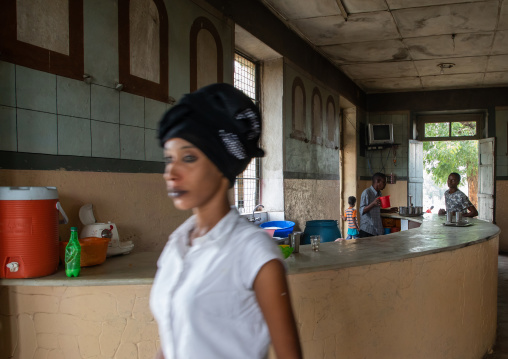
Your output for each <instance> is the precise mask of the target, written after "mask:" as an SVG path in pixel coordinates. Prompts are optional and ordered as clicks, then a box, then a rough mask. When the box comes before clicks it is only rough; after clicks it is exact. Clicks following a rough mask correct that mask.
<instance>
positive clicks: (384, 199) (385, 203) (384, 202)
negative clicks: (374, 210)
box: [379, 196, 391, 208]
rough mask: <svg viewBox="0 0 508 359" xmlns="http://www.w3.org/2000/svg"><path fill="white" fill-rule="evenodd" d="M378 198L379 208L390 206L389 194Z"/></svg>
mask: <svg viewBox="0 0 508 359" xmlns="http://www.w3.org/2000/svg"><path fill="white" fill-rule="evenodd" d="M379 200H380V201H381V208H390V207H391V205H390V196H383V197H379Z"/></svg>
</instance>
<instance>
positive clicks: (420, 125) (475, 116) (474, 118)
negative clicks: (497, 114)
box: [416, 113, 485, 141]
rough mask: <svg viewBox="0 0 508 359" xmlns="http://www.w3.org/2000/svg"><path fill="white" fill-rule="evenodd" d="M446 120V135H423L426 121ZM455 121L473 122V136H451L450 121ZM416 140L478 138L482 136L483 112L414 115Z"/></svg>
mask: <svg viewBox="0 0 508 359" xmlns="http://www.w3.org/2000/svg"><path fill="white" fill-rule="evenodd" d="M443 122H448V123H449V125H448V136H443V137H427V136H426V135H425V125H426V124H427V123H443ZM457 122H475V123H476V134H475V135H474V136H452V132H451V130H452V123H457ZM416 123H417V126H416V128H417V131H418V140H419V141H467V140H479V139H481V138H482V130H483V127H484V124H485V114H484V113H463V114H439V115H418V116H416Z"/></svg>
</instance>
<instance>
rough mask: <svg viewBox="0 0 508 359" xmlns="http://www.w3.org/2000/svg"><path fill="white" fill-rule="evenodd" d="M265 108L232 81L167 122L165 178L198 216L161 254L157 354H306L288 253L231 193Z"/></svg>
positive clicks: (155, 304)
mask: <svg viewBox="0 0 508 359" xmlns="http://www.w3.org/2000/svg"><path fill="white" fill-rule="evenodd" d="M260 134H261V118H260V114H259V112H258V110H257V108H256V106H255V105H254V104H253V102H252V101H251V100H250V99H249V98H248V97H247V96H246V95H244V94H243V93H242V92H241V91H239V90H237V89H235V88H234V87H233V86H231V85H228V84H214V85H210V86H207V87H204V88H202V89H201V90H199V91H196V92H194V93H192V94H188V95H186V96H185V97H184V98H183V99H182V100H181V101H180V102H179V103H178V104H177V105H176V106H174V107H173V108H172V109H171V110H169V111H168V112H167V113H166V114H165V115H164V117H163V119H162V120H161V122H160V124H159V134H158V137H159V139H160V144H161V146H162V147H163V148H164V157H165V159H166V168H165V172H164V175H163V177H164V180H165V182H166V186H167V191H168V195H169V197H170V198H171V199H172V200H173V203H174V205H175V207H176V208H178V209H180V210H189V209H192V211H193V216H192V217H191V218H189V219H188V220H187V221H186V222H185V223H183V224H182V225H181V226H180V227H179V228H178V229H177V230H175V231H174V232H173V234H171V236H170V237H169V240H168V242H167V244H166V246H165V248H164V250H163V252H162V254H161V256H160V257H159V260H158V262H157V267H158V269H157V273H156V275H155V280H154V284H153V287H152V291H151V295H150V308H151V310H152V313H153V315H154V317H155V319H156V321H157V323H158V326H159V336H160V341H161V350H160V352H159V354H158V357H159V358H165V359H171V358H174V359H193V358H196V359H201V358H207V359H212V358H217V359H219V358H220V359H224V358H256V359H259V358H264V357H266V355H267V350H268V346H269V344H270V339H271V341H272V343H273V346H274V349H275V352H276V354H277V358H279V359H282V358H301V357H302V354H301V349H300V342H299V339H298V332H297V329H296V325H295V320H294V317H293V312H292V308H291V303H290V298H289V291H288V287H287V282H286V276H285V269H284V265H283V262H282V256H281V252H280V250H279V248H278V247H277V246H276V244H275V242H274V241H273V240H272V239H271V238H270V237H269V236H268V234H267V233H265V232H264V231H263V230H262V229H260V228H258V227H256V226H254V225H252V224H251V223H249V222H248V221H246V220H245V219H244V218H242V217H241V216H240V215H239V214H238V212H237V210H236V209H231V207H230V203H229V200H228V196H227V192H228V189H229V188H231V187H232V186H233V184H234V181H235V178H236V176H237V175H238V174H240V173H241V172H242V171H243V170H244V169H245V168H246V167H247V165H248V163H249V162H250V160H251V159H252V158H253V157H261V156H263V155H264V152H263V150H261V149H260V148H258V145H257V144H258V141H259V137H260Z"/></svg>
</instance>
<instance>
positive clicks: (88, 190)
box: [0, 170, 190, 252]
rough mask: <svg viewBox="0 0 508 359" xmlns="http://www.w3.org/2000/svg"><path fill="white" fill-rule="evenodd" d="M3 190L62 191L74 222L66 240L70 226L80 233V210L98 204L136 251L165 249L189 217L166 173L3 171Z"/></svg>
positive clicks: (99, 215) (102, 216)
mask: <svg viewBox="0 0 508 359" xmlns="http://www.w3.org/2000/svg"><path fill="white" fill-rule="evenodd" d="M0 186H53V187H57V189H58V195H59V200H60V203H61V204H62V207H63V209H64V211H65V213H66V214H67V215H68V217H69V224H67V225H60V226H59V235H60V238H61V239H62V240H68V239H69V235H70V227H78V233H80V232H81V229H82V228H83V225H82V224H81V221H80V220H79V216H78V212H79V208H80V207H81V206H82V205H84V204H86V203H93V205H94V213H95V218H96V219H97V221H98V222H108V221H111V222H113V223H115V224H116V225H117V227H118V235H119V236H120V240H132V241H133V243H134V250H133V251H134V252H143V251H162V248H163V247H164V245H165V243H166V241H167V238H168V235H169V234H170V233H171V232H173V231H174V230H175V229H176V228H177V227H178V226H179V225H180V224H181V223H183V222H184V221H185V219H187V218H188V217H189V215H190V211H180V210H176V209H175V208H174V206H173V202H172V201H171V200H170V199H169V198H168V196H167V193H166V186H165V184H164V181H163V179H162V175H160V174H155V173H149V174H146V173H108V172H77V171H30V170H2V171H0Z"/></svg>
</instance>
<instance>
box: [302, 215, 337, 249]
mask: <svg viewBox="0 0 508 359" xmlns="http://www.w3.org/2000/svg"><path fill="white" fill-rule="evenodd" d="M316 234H318V235H320V236H321V243H323V242H333V241H335V240H336V239H337V238H341V237H342V236H341V234H340V229H339V226H338V225H337V221H335V220H333V219H320V220H316V221H307V222H306V223H305V231H304V232H303V236H302V239H301V241H300V244H310V236H313V235H316Z"/></svg>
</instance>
